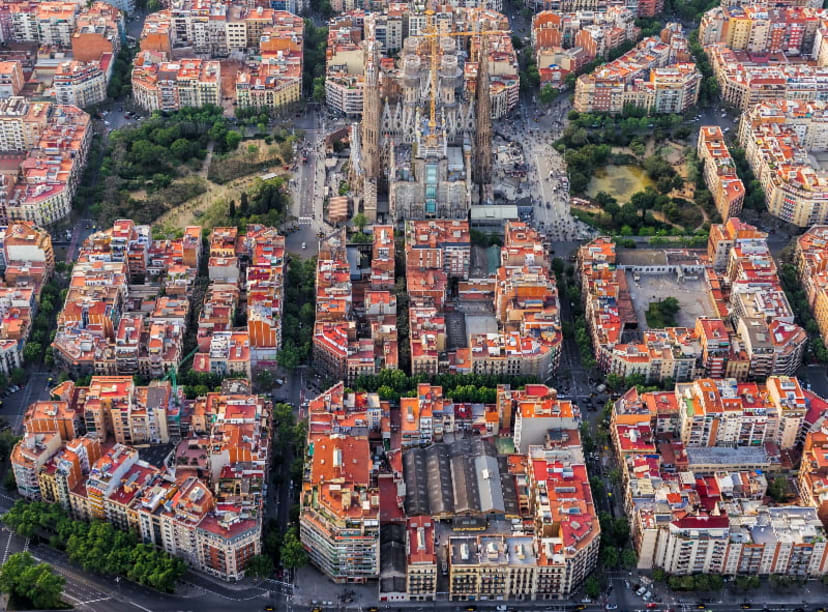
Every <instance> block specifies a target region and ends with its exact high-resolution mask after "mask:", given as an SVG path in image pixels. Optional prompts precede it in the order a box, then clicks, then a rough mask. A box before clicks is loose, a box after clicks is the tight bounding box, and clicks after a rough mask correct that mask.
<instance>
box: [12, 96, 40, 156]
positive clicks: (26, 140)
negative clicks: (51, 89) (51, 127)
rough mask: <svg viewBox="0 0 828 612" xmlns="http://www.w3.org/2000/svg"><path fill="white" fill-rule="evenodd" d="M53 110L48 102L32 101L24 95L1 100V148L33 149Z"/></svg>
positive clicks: (14, 149)
mask: <svg viewBox="0 0 828 612" xmlns="http://www.w3.org/2000/svg"><path fill="white" fill-rule="evenodd" d="M51 110H52V105H51V104H49V103H48V102H34V103H30V102H29V101H28V100H27V99H26V98H24V97H22V96H13V97H11V98H8V99H3V100H0V149H2V150H3V151H23V152H25V151H29V150H30V149H33V148H34V147H35V146H36V145H37V143H38V141H39V140H40V135H41V134H42V133H43V131H44V130H45V129H46V125H47V123H48V121H49V117H50V115H51Z"/></svg>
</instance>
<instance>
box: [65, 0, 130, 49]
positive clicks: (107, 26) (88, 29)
mask: <svg viewBox="0 0 828 612" xmlns="http://www.w3.org/2000/svg"><path fill="white" fill-rule="evenodd" d="M125 28H126V26H125V22H124V17H123V14H122V13H121V12H120V11H119V10H118V9H117V8H115V7H114V6H112V5H111V4H104V3H103V2H94V3H92V5H91V6H90V7H89V8H87V9H85V10H83V11H81V12H80V13H79V14H78V17H77V19H76V21H75V31H74V33H73V34H72V58H73V59H75V60H77V61H79V62H95V61H99V60H100V59H101V58H102V57H103V56H104V55H106V54H107V53H108V54H110V55H111V56H112V57H115V56H117V55H118V52H119V51H120V49H121V36H122V34H123V33H124V32H125V31H126V29H125Z"/></svg>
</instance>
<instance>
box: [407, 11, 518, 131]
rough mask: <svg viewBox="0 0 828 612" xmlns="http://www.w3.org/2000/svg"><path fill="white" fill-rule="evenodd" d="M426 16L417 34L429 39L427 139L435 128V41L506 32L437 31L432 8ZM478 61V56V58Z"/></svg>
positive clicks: (503, 32) (436, 57) (436, 60)
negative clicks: (423, 25)
mask: <svg viewBox="0 0 828 612" xmlns="http://www.w3.org/2000/svg"><path fill="white" fill-rule="evenodd" d="M425 13H426V16H427V18H428V26H427V31H426V33H425V34H419V36H421V37H423V38H428V39H430V40H431V105H430V111H429V118H428V127H429V139H431V140H433V139H434V138H436V134H435V131H436V129H437V100H436V98H437V64H438V59H439V54H438V53H437V43H438V41H439V39H440V37H441V36H447V37H457V36H492V35H502V34H506V33H507V31H506V30H480V31H478V32H470V31H465V32H438V31H437V26H436V25H435V23H434V10H432V9H428V10H427V11H426V12H425ZM478 59H479V61H482V60H480V58H478ZM478 69H479V68H478Z"/></svg>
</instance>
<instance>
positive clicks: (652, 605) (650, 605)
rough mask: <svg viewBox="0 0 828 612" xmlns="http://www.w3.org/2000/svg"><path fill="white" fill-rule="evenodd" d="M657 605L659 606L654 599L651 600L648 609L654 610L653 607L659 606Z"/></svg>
mask: <svg viewBox="0 0 828 612" xmlns="http://www.w3.org/2000/svg"><path fill="white" fill-rule="evenodd" d="M657 607H658V604H657V603H656V602H654V601H651V602H650V603H648V604H647V609H648V610H652V609H653V608H657Z"/></svg>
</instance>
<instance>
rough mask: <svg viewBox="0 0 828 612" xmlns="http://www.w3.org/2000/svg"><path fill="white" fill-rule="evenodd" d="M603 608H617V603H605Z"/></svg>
mask: <svg viewBox="0 0 828 612" xmlns="http://www.w3.org/2000/svg"><path fill="white" fill-rule="evenodd" d="M604 609H605V610H617V609H618V604H614V603H608V604H607V605H605V606H604Z"/></svg>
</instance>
